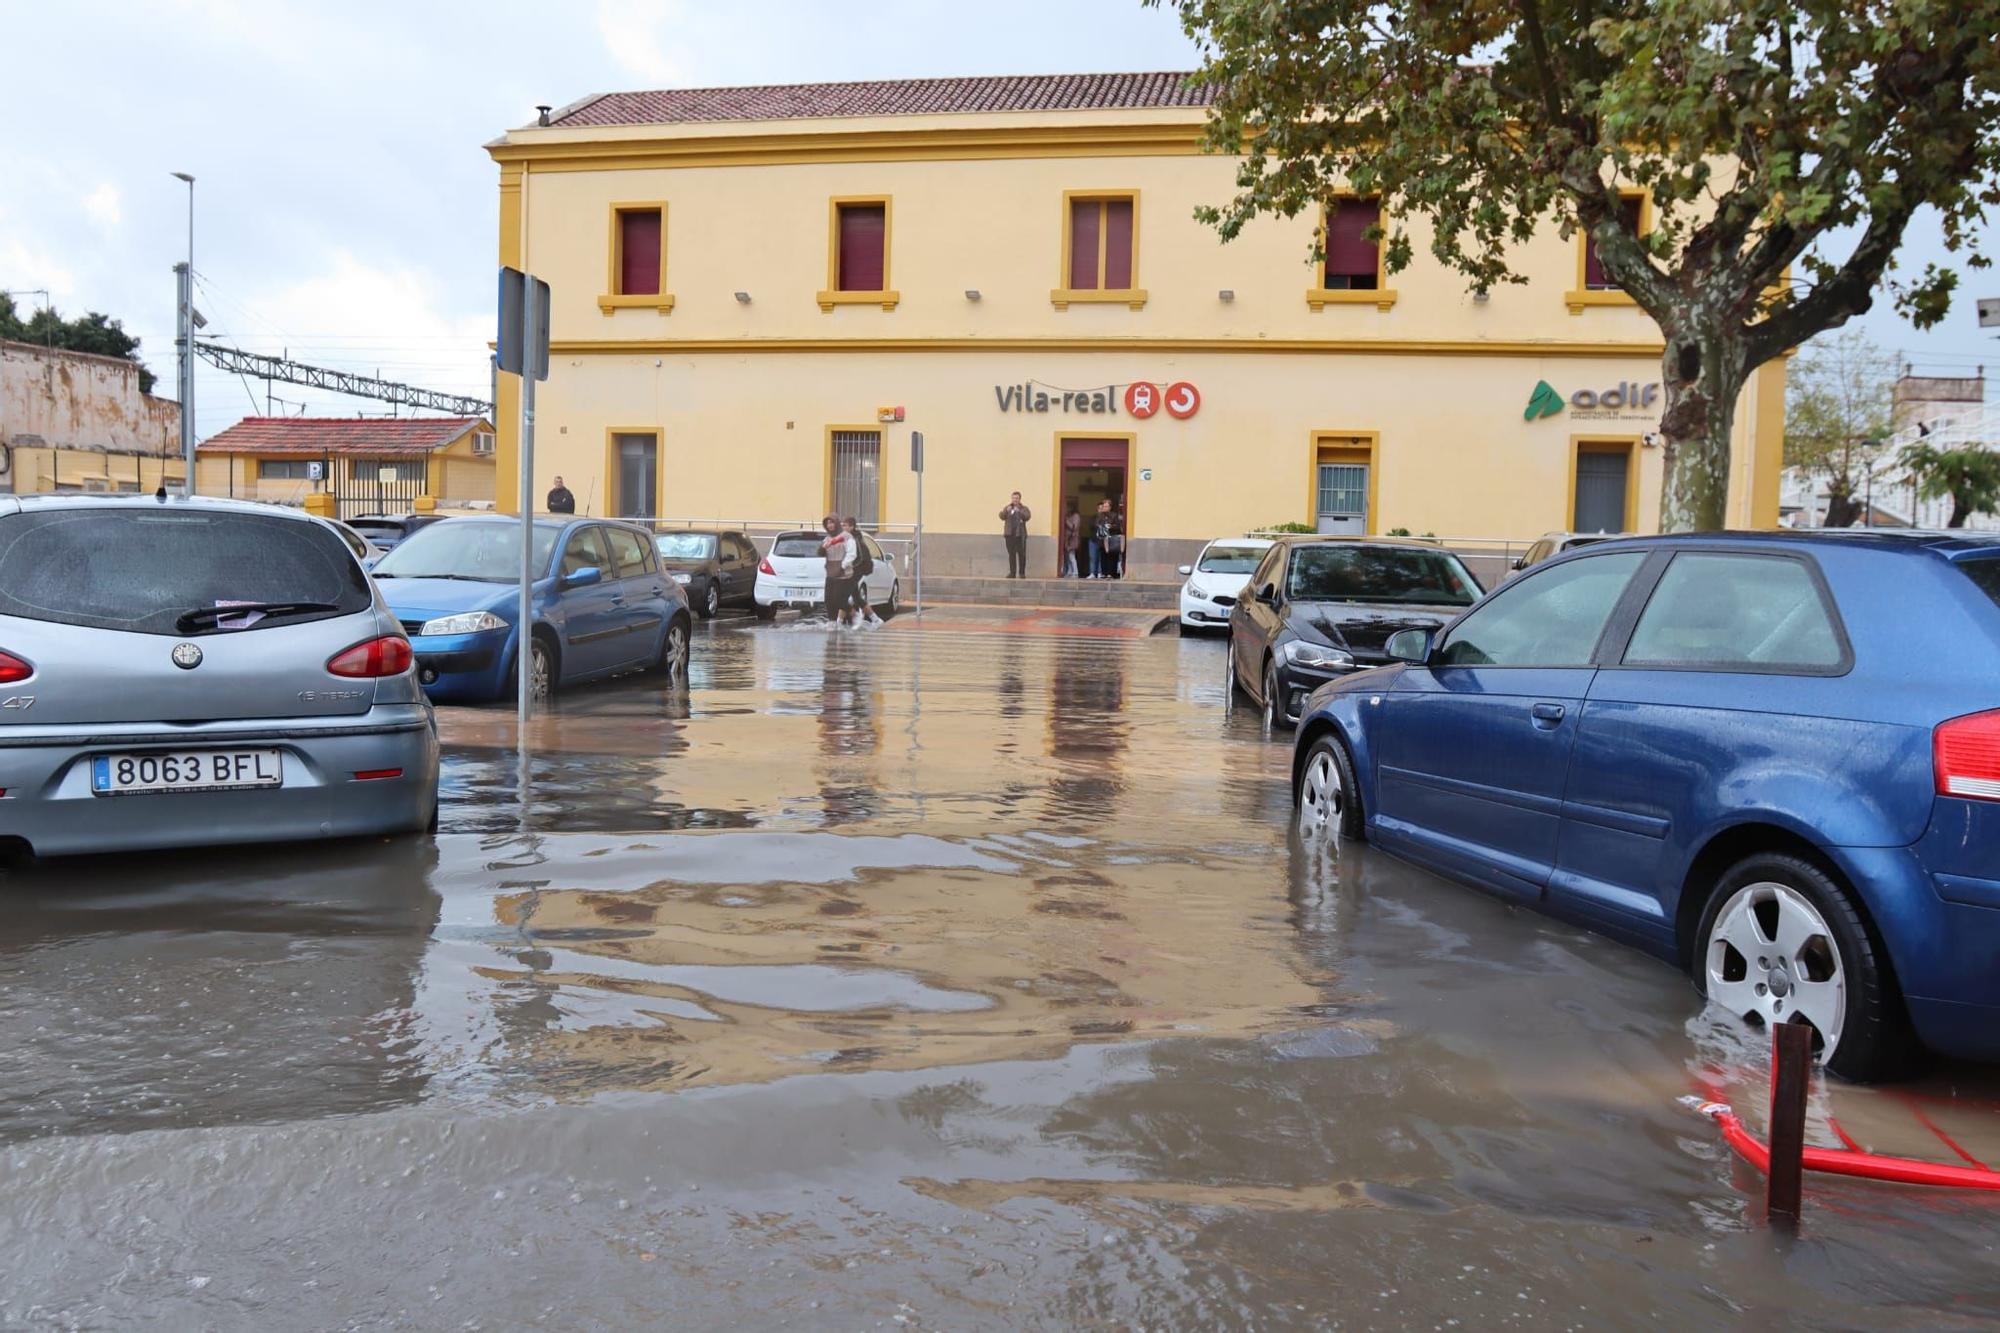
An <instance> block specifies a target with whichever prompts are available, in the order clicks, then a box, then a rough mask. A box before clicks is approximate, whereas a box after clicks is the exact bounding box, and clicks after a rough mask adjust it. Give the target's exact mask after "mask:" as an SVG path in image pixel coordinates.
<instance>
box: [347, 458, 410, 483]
mask: <svg viewBox="0 0 2000 1333" xmlns="http://www.w3.org/2000/svg"><path fill="white" fill-rule="evenodd" d="M428 471H429V469H428V468H427V467H426V466H425V464H424V460H423V459H421V458H393V459H388V460H383V461H378V460H376V459H373V458H357V459H354V460H353V461H352V462H350V463H349V464H348V465H347V475H348V476H350V477H352V478H354V480H356V481H422V480H424V477H425V475H426V474H427V473H428Z"/></svg>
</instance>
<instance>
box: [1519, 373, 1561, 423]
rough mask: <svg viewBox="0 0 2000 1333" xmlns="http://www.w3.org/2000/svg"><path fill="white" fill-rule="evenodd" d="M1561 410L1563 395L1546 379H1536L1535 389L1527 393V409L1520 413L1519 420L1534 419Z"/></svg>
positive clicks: (1552, 414)
mask: <svg viewBox="0 0 2000 1333" xmlns="http://www.w3.org/2000/svg"><path fill="white" fill-rule="evenodd" d="M1562 410H1563V396H1562V395H1561V394H1559V393H1557V392H1556V390H1555V386H1554V385H1553V384H1550V383H1549V382H1548V381H1547V380H1537V381H1536V382H1535V391H1534V392H1533V393H1531V394H1529V395H1528V410H1527V411H1525V412H1523V413H1522V414H1521V420H1523V421H1534V420H1536V419H1537V418H1539V417H1552V416H1554V415H1555V414H1556V413H1558V412H1560V411H1562Z"/></svg>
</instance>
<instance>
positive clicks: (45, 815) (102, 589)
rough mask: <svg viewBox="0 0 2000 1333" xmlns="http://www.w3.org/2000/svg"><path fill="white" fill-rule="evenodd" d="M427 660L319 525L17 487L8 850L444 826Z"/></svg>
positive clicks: (1, 669)
mask: <svg viewBox="0 0 2000 1333" xmlns="http://www.w3.org/2000/svg"><path fill="white" fill-rule="evenodd" d="M412 660H413V658H412V654H411V652H410V644H409V640H408V639H406V638H405V637H404V636H403V631H402V629H401V627H400V626H399V625H398V624H397V623H396V619H395V617H393V616H391V615H390V614H389V612H388V609H387V608H386V607H384V606H383V605H382V603H381V601H380V599H379V598H378V597H377V595H376V592H375V588H374V584H373V582H372V581H371V580H370V579H369V578H368V576H367V575H366V574H365V573H363V572H362V569H361V565H360V563H359V562H358V561H357V560H356V559H355V558H354V555H353V553H352V552H351V551H350V550H349V549H348V547H347V546H346V544H345V543H343V542H342V540H341V538H340V537H339V535H337V534H336V533H335V532H334V531H333V529H332V528H331V527H329V526H328V525H327V524H325V523H322V522H320V521H319V520H317V519H313V518H308V517H306V516H305V515H303V514H297V513H293V512H290V511H286V510H282V509H275V508H271V507H269V506H264V505H253V504H246V503H241V502H236V501H228V500H205V499H192V500H190V499H182V498H165V497H146V498H140V497H137V496H121V497H109V496H103V497H95V496H93V497H86V496H80V495H54V496H24V497H19V498H16V497H13V496H0V849H4V850H7V851H10V852H13V853H15V854H19V853H22V852H28V853H32V854H34V855H37V856H62V855H69V854H73V853H79V852H109V851H133V850H140V849H150V848H163V847H192V846H203V845H212V844H222V843H239V842H277V841H285V840H291V839H301V838H337V837H349V836H356V835H361V834H379V833H401V832H418V831H421V830H423V829H425V828H426V827H431V826H434V825H435V822H436V817H437V800H438V794H437V784H438V743H437V728H436V724H435V722H434V720H433V717H432V714H431V709H430V706H429V705H428V704H427V703H426V702H425V701H424V697H423V692H422V691H421V690H420V689H419V688H418V686H417V680H416V675H415V673H414V672H413V671H412V670H411V666H412Z"/></svg>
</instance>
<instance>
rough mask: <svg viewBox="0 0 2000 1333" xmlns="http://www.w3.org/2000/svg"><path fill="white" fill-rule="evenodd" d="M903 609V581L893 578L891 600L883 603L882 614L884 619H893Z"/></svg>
mask: <svg viewBox="0 0 2000 1333" xmlns="http://www.w3.org/2000/svg"><path fill="white" fill-rule="evenodd" d="M902 609H903V581H902V580H901V579H892V580H890V582H889V600H888V601H886V602H884V603H882V610H881V612H880V614H881V616H882V619H884V620H893V619H894V618H895V615H896V613H897V612H898V611H900V610H902Z"/></svg>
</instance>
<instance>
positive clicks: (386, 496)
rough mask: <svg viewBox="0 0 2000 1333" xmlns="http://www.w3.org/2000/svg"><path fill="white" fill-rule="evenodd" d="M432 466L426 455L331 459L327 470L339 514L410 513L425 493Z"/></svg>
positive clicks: (327, 463)
mask: <svg viewBox="0 0 2000 1333" xmlns="http://www.w3.org/2000/svg"><path fill="white" fill-rule="evenodd" d="M429 468H430V459H429V457H428V456H426V455H424V454H413V455H410V456H408V457H401V456H391V455H379V454H366V455H363V456H360V457H354V456H349V457H346V458H337V457H336V458H329V459H327V460H326V470H327V474H328V475H329V476H330V477H331V478H332V487H331V488H332V490H333V497H334V504H335V506H336V508H335V513H336V514H337V515H338V516H339V517H341V518H353V517H354V516H355V515H357V514H407V513H410V512H412V511H413V510H415V509H416V507H417V497H418V496H419V495H422V494H423V493H424V486H425V479H426V476H427V474H428V471H429Z"/></svg>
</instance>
